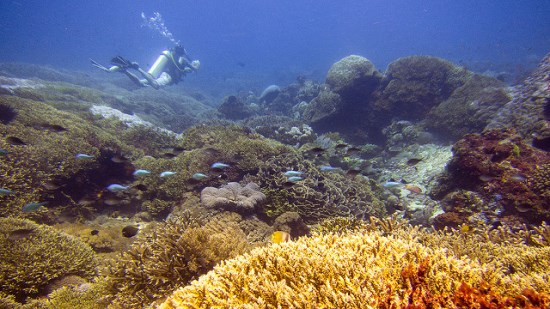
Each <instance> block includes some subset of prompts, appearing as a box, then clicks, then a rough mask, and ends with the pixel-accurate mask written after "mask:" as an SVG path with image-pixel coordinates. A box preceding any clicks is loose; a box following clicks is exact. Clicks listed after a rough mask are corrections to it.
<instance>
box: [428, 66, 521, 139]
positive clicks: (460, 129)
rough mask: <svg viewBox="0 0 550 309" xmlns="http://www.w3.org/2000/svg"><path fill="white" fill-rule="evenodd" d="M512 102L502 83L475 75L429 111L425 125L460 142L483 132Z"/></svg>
mask: <svg viewBox="0 0 550 309" xmlns="http://www.w3.org/2000/svg"><path fill="white" fill-rule="evenodd" d="M510 99H511V98H510V97H509V96H508V93H507V91H506V89H505V88H504V84H503V83H502V82H501V81H499V80H497V79H494V78H492V77H487V76H483V75H479V74H473V75H472V76H471V77H470V78H468V79H467V80H466V82H465V83H464V85H462V86H460V87H458V88H456V89H455V90H454V91H453V92H452V94H451V95H450V96H449V98H448V99H447V100H445V101H443V102H441V103H440V104H439V105H437V106H436V107H435V108H433V109H432V110H431V111H430V113H429V114H428V116H427V118H426V124H427V126H428V128H429V129H430V130H432V131H433V132H437V133H438V134H440V135H443V136H445V137H446V138H448V139H450V140H458V139H459V138H461V137H462V136H464V135H465V134H467V133H475V132H481V131H482V130H483V129H484V128H485V126H486V125H487V124H488V123H489V122H490V121H492V120H493V118H494V116H495V115H496V113H497V111H498V109H499V108H501V107H502V106H503V105H504V104H506V103H507V102H508V101H510Z"/></svg>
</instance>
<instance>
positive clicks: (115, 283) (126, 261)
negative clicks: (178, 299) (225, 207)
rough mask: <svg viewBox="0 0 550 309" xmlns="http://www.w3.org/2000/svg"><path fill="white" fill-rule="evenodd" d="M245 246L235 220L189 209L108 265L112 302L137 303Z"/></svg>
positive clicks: (121, 304) (159, 295)
mask: <svg viewBox="0 0 550 309" xmlns="http://www.w3.org/2000/svg"><path fill="white" fill-rule="evenodd" d="M249 248H250V245H249V244H248V242H247V241H246V235H244V233H243V232H242V230H240V229H239V228H238V226H235V225H218V224H216V222H215V221H209V222H206V221H204V220H201V219H198V218H193V217H190V216H189V215H187V216H185V217H179V218H172V219H170V220H168V221H166V222H165V223H161V224H160V225H159V226H158V227H157V228H155V229H152V230H151V232H150V233H149V234H148V235H144V236H143V237H142V238H141V239H138V241H137V242H136V243H135V244H134V245H133V247H132V248H131V249H130V250H129V251H127V252H124V253H123V254H122V255H121V256H120V257H119V258H117V259H116V260H114V261H113V262H112V263H111V265H110V266H109V267H108V268H107V269H106V276H107V279H108V280H110V282H111V288H110V290H111V294H112V295H113V296H114V297H115V300H114V301H113V304H114V306H115V308H138V307H139V308H141V307H143V306H144V305H146V304H149V303H151V302H152V301H154V300H156V299H159V298H162V297H165V296H166V295H167V294H169V293H170V292H171V291H172V290H173V289H174V288H175V287H176V286H178V285H184V284H187V283H188V282H189V281H191V280H193V279H196V278H197V277H198V276H200V275H202V274H204V273H206V272H208V271H209V270H210V269H212V268H213V267H214V265H216V264H217V263H219V262H220V261H222V260H225V259H228V258H232V257H234V256H236V255H238V254H241V253H244V252H246V251H248V250H249Z"/></svg>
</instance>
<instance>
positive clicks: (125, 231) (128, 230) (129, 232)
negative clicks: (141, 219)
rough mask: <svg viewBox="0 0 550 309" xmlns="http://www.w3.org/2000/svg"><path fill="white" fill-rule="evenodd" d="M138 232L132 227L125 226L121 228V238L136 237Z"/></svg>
mask: <svg viewBox="0 0 550 309" xmlns="http://www.w3.org/2000/svg"><path fill="white" fill-rule="evenodd" d="M138 232H139V228H138V227H137V226H134V225H127V226H125V227H123V228H122V236H124V237H127V238H130V237H134V236H136V235H137V233H138Z"/></svg>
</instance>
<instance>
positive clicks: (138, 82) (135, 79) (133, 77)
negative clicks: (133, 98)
mask: <svg viewBox="0 0 550 309" xmlns="http://www.w3.org/2000/svg"><path fill="white" fill-rule="evenodd" d="M121 72H122V73H124V74H126V76H128V77H129V78H130V79H131V80H132V81H133V82H134V84H136V85H138V86H140V87H145V86H147V82H146V81H145V80H142V79H139V77H137V76H136V75H135V74H133V73H132V72H128V70H123V71H121Z"/></svg>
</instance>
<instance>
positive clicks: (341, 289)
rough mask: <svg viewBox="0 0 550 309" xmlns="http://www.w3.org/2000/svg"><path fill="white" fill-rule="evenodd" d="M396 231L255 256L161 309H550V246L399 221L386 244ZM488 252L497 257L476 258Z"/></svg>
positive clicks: (373, 230) (232, 263)
mask: <svg viewBox="0 0 550 309" xmlns="http://www.w3.org/2000/svg"><path fill="white" fill-rule="evenodd" d="M388 224H389V223H388V222H385V223H384V224H382V222H378V221H377V223H375V224H374V226H373V224H372V223H371V225H370V228H366V229H363V230H359V231H355V232H351V233H347V234H327V235H317V236H315V237H305V238H300V239H298V240H297V241H293V242H286V243H283V244H276V245H272V246H270V247H264V248H258V249H255V250H253V251H252V252H250V253H248V254H245V255H242V256H239V257H237V258H235V259H232V260H229V261H225V262H223V263H222V264H221V265H219V266H217V267H215V268H214V270H212V271H211V272H209V273H208V274H206V275H204V276H202V277H200V278H199V279H198V280H196V281H193V282H192V283H191V284H190V285H188V286H186V287H183V288H181V289H178V290H176V291H175V292H174V294H172V296H171V297H169V298H168V299H167V300H166V301H165V302H164V303H163V304H162V305H161V306H160V307H159V308H160V309H172V308H214V307H217V308H242V307H246V308H410V307H414V308H457V307H460V308H473V307H474V306H481V307H480V308H497V307H528V308H547V306H548V305H550V297H549V295H548V293H549V292H550V283H549V280H548V276H549V275H550V273H549V270H550V261H548V259H547V258H546V257H547V256H548V254H550V247H543V248H535V247H531V246H526V245H523V244H510V243H502V244H491V243H490V242H488V241H487V240H485V241H483V240H481V239H479V238H475V237H470V236H469V235H462V234H460V232H459V231H455V232H453V235H454V236H453V237H454V238H450V237H449V235H448V234H447V235H445V234H443V233H427V232H424V231H422V230H420V229H418V228H412V227H410V226H407V225H403V224H398V223H396V222H393V223H391V224H393V225H394V227H393V229H392V228H389V229H387V230H388V231H389V234H388V235H387V236H383V234H384V232H383V231H382V229H384V227H383V226H386V228H387V225H388ZM391 224H390V225H391ZM367 230H370V231H367ZM453 239H456V240H453ZM438 240H439V241H440V242H441V241H442V243H443V244H445V245H444V247H443V248H439V243H438V242H437V241H438ZM443 240H446V241H443ZM479 242H481V244H480V245H479V244H476V243H479ZM460 245H466V246H468V249H465V248H461V247H460ZM480 246H481V249H487V250H489V251H488V252H487V253H479V252H475V251H476V250H480ZM483 256H485V257H486V258H483ZM514 259H515V260H514ZM514 261H515V262H514Z"/></svg>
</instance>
